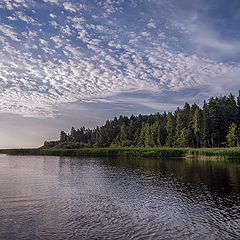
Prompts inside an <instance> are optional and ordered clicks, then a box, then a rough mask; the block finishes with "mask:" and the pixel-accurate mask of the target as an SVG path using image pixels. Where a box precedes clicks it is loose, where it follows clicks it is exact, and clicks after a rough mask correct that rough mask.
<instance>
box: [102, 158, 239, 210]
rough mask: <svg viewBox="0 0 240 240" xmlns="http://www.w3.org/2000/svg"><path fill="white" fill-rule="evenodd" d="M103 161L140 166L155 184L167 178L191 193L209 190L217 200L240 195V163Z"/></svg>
mask: <svg viewBox="0 0 240 240" xmlns="http://www.w3.org/2000/svg"><path fill="white" fill-rule="evenodd" d="M104 162H105V163H107V164H111V165H116V166H119V167H125V168H126V167H127V168H130V169H133V170H134V169H139V170H140V172H141V174H142V175H145V176H149V175H152V177H153V178H154V180H155V181H154V182H155V183H156V184H157V183H159V182H162V181H168V182H169V181H170V182H171V183H172V185H175V187H176V189H177V188H181V190H184V191H187V192H188V193H191V194H194V195H202V193H203V192H208V194H210V195H211V197H212V198H213V200H215V202H216V203H218V202H219V201H224V203H226V204H230V205H231V202H232V200H233V199H232V198H235V199H236V198H239V191H240V163H239V162H234V161H229V160H228V161H223V160H221V161H207V160H186V159H147V158H135V159H122V158H119V159H115V158H114V159H107V160H106V159H105V161H104ZM156 179H158V181H156ZM234 202H235V200H234ZM221 204H222V203H221Z"/></svg>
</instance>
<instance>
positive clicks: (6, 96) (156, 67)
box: [0, 0, 240, 117]
mask: <svg viewBox="0 0 240 240" xmlns="http://www.w3.org/2000/svg"><path fill="white" fill-rule="evenodd" d="M8 2H9V4H10V3H11V6H12V7H13V8H15V5H14V2H13V1H11V2H10V1H8ZM43 2H45V3H43ZM43 2H42V4H40V5H38V7H39V11H40V12H38V14H36V13H34V12H32V11H31V8H29V9H28V11H24V10H22V9H21V11H19V9H15V10H13V15H12V16H16V17H17V18H16V19H11V18H10V19H9V13H8V11H7V10H6V13H5V15H3V16H1V17H2V19H3V20H4V21H2V23H1V24H0V44H1V48H0V99H1V101H0V112H10V113H18V114H21V115H24V116H36V117H39V116H45V117H49V116H52V117H53V116H56V115H57V114H58V112H57V111H56V109H58V108H59V107H60V106H63V105H64V104H68V103H73V102H86V103H89V102H102V101H110V102H113V103H114V102H115V101H116V98H117V97H118V96H120V95H121V94H122V93H136V94H137V93H138V92H140V91H148V92H149V93H153V94H154V95H155V96H156V95H161V94H163V93H165V92H172V91H175V92H179V91H183V90H185V89H204V91H205V92H206V94H210V93H211V94H213V95H214V94H215V93H216V94H219V93H223V92H225V91H226V89H227V90H228V91H230V90H234V89H235V88H236V87H237V86H238V76H239V75H240V64H239V63H237V62H235V63H232V62H221V61H219V59H218V61H217V60H214V59H212V58H207V57H206V56H202V55H200V54H198V51H197V50H196V49H195V50H194V51H191V49H190V48H184V49H183V48H182V46H183V45H184V44H186V43H187V44H188V45H191V44H195V45H196V46H198V49H199V50H200V49H201V51H202V52H204V51H203V49H209V48H211V49H217V50H216V51H218V52H220V53H222V54H229V53H231V52H233V51H234V49H238V45H237V44H238V43H237V41H236V42H235V45H234V47H232V46H231V44H230V43H232V42H233V40H232V42H230V41H227V40H221V38H220V36H219V35H218V34H213V33H214V32H213V31H212V30H211V31H210V32H207V31H206V30H205V29H204V28H203V27H202V30H201V31H200V30H199V29H198V30H197V29H196V28H194V27H196V26H198V25H197V23H198V22H199V21H198V18H197V17H196V16H195V17H193V15H191V14H189V15H187V14H185V15H186V16H187V17H188V18H189V19H190V18H191V19H192V21H190V22H189V24H187V23H186V22H181V21H179V22H178V24H177V21H176V20H177V19H178V17H179V16H180V14H179V13H178V12H176V16H175V17H172V15H170V16H171V17H168V14H166V12H167V13H169V12H170V10H169V9H168V8H169V5H170V6H171V7H172V6H173V5H172V4H173V2H174V1H170V2H169V1H168V2H167V1H160V2H159V1H155V0H149V1H123V0H116V1H111V0H109V1H97V2H96V3H93V2H91V3H89V2H87V1H86V2H81V4H85V5H84V6H80V5H81V4H79V2H78V1H73V0H72V1H70V0H69V1H65V2H62V1H55V0H44V1H43ZM15 3H16V4H20V2H18V3H17V2H15ZM143 3H144V7H145V9H146V11H144V12H143V11H141V9H142V7H143V5H141V4H143ZM163 3H164V4H163ZM43 5H44V7H43ZM1 6H3V5H1ZM46 6H47V7H48V6H49V8H46ZM4 8H5V9H8V7H7V6H6V5H4ZM42 8H43V9H42ZM80 8H81V11H80V10H78V9H80ZM63 9H65V10H66V11H64V10H63ZM167 10H168V11H167ZM173 10H174V8H173V9H172V10H171V11H173ZM41 11H42V12H41ZM103 12H104V14H103ZM133 12H134V17H133V16H132V13H133ZM9 22H10V23H11V25H10V24H9ZM194 24H195V25H194ZM19 26H20V27H19ZM193 33H195V35H194V34H193ZM196 33H199V35H198V34H196ZM185 38H186V39H187V41H186V42H182V41H183V39H184V40H185ZM205 39H207V41H206V40H205ZM220 49H221V51H220ZM236 51H237V50H236ZM232 54H234V53H232ZM226 79H228V87H225V85H226ZM119 101H121V102H124V101H125V102H127V101H129V102H132V103H133V102H134V101H138V102H139V105H141V106H142V107H146V108H150V107H151V106H152V109H157V108H158V100H157V99H156V100H154V99H152V98H151V99H150V98H149V99H147V97H146V96H145V97H144V98H142V99H141V98H138V97H137V96H135V97H131V98H126V99H125V100H124V99H119ZM169 101H170V100H169ZM186 101H187V99H186ZM163 107H164V108H168V109H170V108H171V109H172V107H175V104H173V105H172V103H171V102H170V103H169V104H168V103H165V105H163Z"/></svg>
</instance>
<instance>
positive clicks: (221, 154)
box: [0, 148, 240, 159]
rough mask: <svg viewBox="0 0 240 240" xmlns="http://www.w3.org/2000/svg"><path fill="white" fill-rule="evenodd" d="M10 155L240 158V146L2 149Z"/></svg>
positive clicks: (1, 151) (2, 151) (0, 151)
mask: <svg viewBox="0 0 240 240" xmlns="http://www.w3.org/2000/svg"><path fill="white" fill-rule="evenodd" d="M0 153H3V154H9V155H46V156H72V157H82V156H92V157H185V158H195V157H196V158H199V157H203V158H214V159H216V158H217V159H220V158H223V159H236V158H239V159H240V148H213V149H212V148H201V149H195V148H81V149H41V148H32V149H2V150H0Z"/></svg>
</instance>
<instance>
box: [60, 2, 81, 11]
mask: <svg viewBox="0 0 240 240" xmlns="http://www.w3.org/2000/svg"><path fill="white" fill-rule="evenodd" d="M63 7H64V8H65V9H66V10H67V11H70V12H76V11H77V10H78V9H77V7H76V6H75V5H74V4H73V3H71V2H64V3H63Z"/></svg>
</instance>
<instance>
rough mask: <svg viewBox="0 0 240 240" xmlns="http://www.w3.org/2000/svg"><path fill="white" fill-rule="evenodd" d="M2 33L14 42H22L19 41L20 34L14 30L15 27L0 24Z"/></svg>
mask: <svg viewBox="0 0 240 240" xmlns="http://www.w3.org/2000/svg"><path fill="white" fill-rule="evenodd" d="M0 31H1V32H2V33H3V34H4V35H5V36H7V37H9V38H11V39H12V40H14V41H20V40H19V39H18V34H17V33H16V32H15V31H14V30H13V27H11V26H9V25H7V24H3V23H0Z"/></svg>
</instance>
